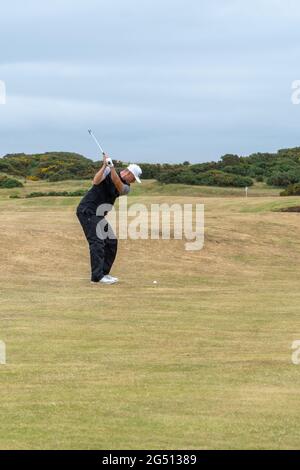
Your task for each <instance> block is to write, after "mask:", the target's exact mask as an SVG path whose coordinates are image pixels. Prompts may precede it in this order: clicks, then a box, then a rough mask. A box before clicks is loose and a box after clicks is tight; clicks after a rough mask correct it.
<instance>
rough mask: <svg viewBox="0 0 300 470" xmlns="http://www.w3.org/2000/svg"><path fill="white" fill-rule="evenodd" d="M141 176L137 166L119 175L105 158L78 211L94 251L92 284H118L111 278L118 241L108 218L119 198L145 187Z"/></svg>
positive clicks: (104, 156) (91, 250) (128, 168)
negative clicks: (132, 187) (133, 188)
mask: <svg viewBox="0 0 300 470" xmlns="http://www.w3.org/2000/svg"><path fill="white" fill-rule="evenodd" d="M141 174H142V170H141V168H140V167H139V166H138V165H135V164H131V165H129V166H128V167H127V169H126V170H122V171H121V172H120V174H118V173H117V172H116V170H115V168H114V165H113V163H112V160H111V158H109V157H108V156H107V155H105V154H104V155H103V165H102V167H101V168H100V170H99V171H98V172H97V173H96V175H95V177H94V180H93V186H92V188H91V189H90V190H89V191H88V193H87V194H86V195H85V196H84V197H83V199H82V200H81V202H80V204H79V206H78V207H77V217H78V219H79V222H80V223H81V226H82V228H83V231H84V234H85V236H86V239H87V241H88V244H89V248H90V261H91V282H92V283H101V284H115V283H116V282H118V278H116V277H113V276H110V275H109V273H110V270H111V268H112V265H113V262H114V260H115V257H116V254H117V246H118V240H117V238H116V236H115V234H114V233H113V231H112V228H111V226H110V225H109V223H108V222H107V220H106V219H105V216H106V215H107V212H108V211H109V210H111V209H112V206H113V205H114V202H115V200H116V199H117V198H118V197H119V196H123V195H126V194H128V193H129V191H130V184H131V183H134V182H135V181H137V182H138V183H141V180H140V176H141ZM103 204H105V206H103Z"/></svg>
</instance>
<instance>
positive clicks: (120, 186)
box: [110, 167, 125, 194]
mask: <svg viewBox="0 0 300 470" xmlns="http://www.w3.org/2000/svg"><path fill="white" fill-rule="evenodd" d="M110 176H111V179H112V182H113V183H114V185H115V187H116V188H117V191H118V193H119V194H123V193H124V188H125V184H123V183H122V181H121V179H120V177H119V175H118V173H117V172H116V170H115V167H112V168H111V169H110Z"/></svg>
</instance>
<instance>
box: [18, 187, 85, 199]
mask: <svg viewBox="0 0 300 470" xmlns="http://www.w3.org/2000/svg"><path fill="white" fill-rule="evenodd" d="M85 194H86V190H85V189H78V190H76V191H70V192H68V191H49V192H48V193H42V192H41V191H36V192H33V193H29V194H26V196H25V197H26V198H33V197H57V196H64V197H77V196H84V195H85Z"/></svg>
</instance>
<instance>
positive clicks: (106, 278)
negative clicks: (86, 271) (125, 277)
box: [99, 276, 118, 284]
mask: <svg viewBox="0 0 300 470" xmlns="http://www.w3.org/2000/svg"><path fill="white" fill-rule="evenodd" d="M99 282H101V283H102V284H115V283H116V282H118V279H117V278H116V277H112V276H104V277H103V278H102V279H100V281H99Z"/></svg>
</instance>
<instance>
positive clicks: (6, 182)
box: [0, 176, 23, 189]
mask: <svg viewBox="0 0 300 470" xmlns="http://www.w3.org/2000/svg"><path fill="white" fill-rule="evenodd" d="M0 188H5V189H10V188H23V184H22V183H21V181H18V180H15V179H14V178H8V177H7V176H0Z"/></svg>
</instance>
